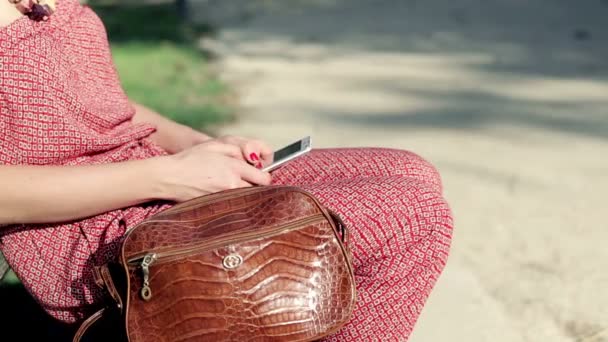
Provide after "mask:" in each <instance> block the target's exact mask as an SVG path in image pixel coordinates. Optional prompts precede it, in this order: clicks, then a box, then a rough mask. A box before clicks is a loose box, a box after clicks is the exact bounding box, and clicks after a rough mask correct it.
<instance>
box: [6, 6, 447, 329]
mask: <svg viewBox="0 0 608 342" xmlns="http://www.w3.org/2000/svg"><path fill="white" fill-rule="evenodd" d="M57 5H58V6H57V12H56V13H55V14H54V15H53V16H52V17H51V19H50V20H49V21H47V22H41V23H37V22H33V21H31V20H29V19H27V18H25V17H23V18H22V19H19V20H18V21H16V22H14V23H12V24H11V25H9V26H8V27H5V28H0V167H1V165H84V164H101V163H115V162H121V161H126V160H133V159H143V158H150V157H154V156H159V155H162V154H166V152H165V151H164V150H163V149H162V148H160V147H159V146H156V145H155V144H153V143H152V142H151V141H150V139H148V137H149V135H150V134H151V133H153V132H154V131H155V127H153V126H151V125H148V124H133V123H132V122H131V118H132V117H133V115H134V108H133V107H132V106H131V105H130V104H129V102H128V99H127V96H126V95H125V93H124V92H123V89H122V88H121V85H120V81H119V78H118V75H117V73H116V70H115V68H114V65H113V62H112V56H111V52H110V49H109V45H108V41H107V37H106V32H105V29H104V26H103V24H102V22H101V21H100V19H99V18H98V17H97V16H96V15H95V13H94V12H93V11H91V10H90V9H89V8H87V7H83V6H81V5H80V4H79V3H78V2H77V1H76V0H60V1H58V4H57ZM274 182H275V184H292V185H299V186H302V187H303V188H305V189H308V190H309V191H311V192H313V193H314V194H315V195H317V196H318V197H319V198H320V199H321V200H322V201H323V202H324V204H325V205H327V206H328V207H330V208H332V209H334V210H336V211H337V212H338V213H340V214H341V215H342V216H343V217H344V218H345V220H346V222H347V224H348V225H349V226H350V227H351V230H352V241H353V242H352V244H353V249H354V250H353V254H354V263H355V268H356V277H357V278H356V279H357V286H358V291H359V294H358V299H359V301H358V305H357V308H356V311H355V314H354V317H353V319H352V321H351V322H350V323H349V324H348V325H347V326H346V327H345V328H344V329H342V330H341V331H340V332H338V333H337V334H336V335H334V336H332V337H329V338H327V340H328V341H405V340H407V338H408V336H409V335H410V333H411V331H412V329H413V327H414V325H415V323H416V320H417V319H418V317H419V314H420V312H421V310H422V308H423V306H424V303H425V301H426V300H427V297H428V295H429V293H430V292H431V290H432V288H433V286H434V284H435V282H436V281H437V279H438V277H439V276H440V274H441V272H442V270H443V268H444V266H445V264H446V261H447V258H448V253H449V250H450V244H451V234H452V217H451V211H450V208H449V206H448V204H447V203H446V201H445V199H444V197H443V195H442V188H441V180H440V177H439V174H438V173H437V171H436V170H435V168H434V167H433V166H432V165H430V164H429V163H428V162H426V161H425V160H423V159H422V158H420V157H419V156H417V155H415V154H413V153H411V152H408V151H402V150H392V149H381V148H369V149H324V150H315V151H313V152H312V153H310V154H309V155H308V156H307V157H304V158H301V159H299V160H297V161H294V162H293V163H291V164H289V165H288V166H286V167H284V168H282V169H280V170H278V171H276V173H274ZM108 191H111V187H108ZM168 207H169V205H166V204H165V205H160V204H158V203H148V204H145V205H140V206H134V207H129V208H124V209H122V210H116V211H112V212H108V213H105V214H102V215H98V216H95V217H91V218H87V219H83V220H78V221H76V222H70V223H66V224H48V225H45V224H39V225H14V226H9V227H4V228H0V248H1V250H2V252H3V253H4V254H5V256H6V258H7V260H8V261H9V263H10V264H11V265H12V267H13V269H14V271H15V272H16V274H17V275H18V276H19V277H20V279H21V280H22V282H23V284H24V285H25V286H26V288H27V289H28V290H29V291H30V293H31V294H32V296H33V297H34V298H35V299H36V300H37V301H38V302H39V303H40V305H41V306H42V307H43V308H44V309H45V310H46V312H48V313H49V314H50V315H52V316H53V317H55V318H57V319H58V320H61V321H64V322H68V323H74V322H78V321H80V320H82V319H83V318H84V317H86V316H87V314H89V313H90V312H91V310H92V309H94V308H95V307H96V304H99V303H100V302H101V301H103V300H104V299H105V296H106V294H105V293H102V292H100V291H99V290H98V288H97V286H95V284H94V283H93V280H92V276H91V266H94V265H101V264H104V263H106V262H107V261H109V260H112V259H114V258H115V257H116V252H117V248H118V245H119V243H120V241H121V238H122V236H123V234H124V232H125V230H126V229H128V228H129V227H131V226H133V225H135V224H137V223H139V222H141V221H142V220H143V219H145V218H146V217H148V216H150V215H153V214H155V213H157V212H159V211H161V210H164V209H166V208H168Z"/></svg>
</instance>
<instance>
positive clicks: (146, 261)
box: [140, 253, 156, 302]
mask: <svg viewBox="0 0 608 342" xmlns="http://www.w3.org/2000/svg"><path fill="white" fill-rule="evenodd" d="M154 261H156V254H154V253H151V254H146V256H144V258H143V259H142V261H141V264H140V267H141V272H142V275H143V287H142V288H141V291H140V294H141V299H143V300H145V301H146V302H147V301H149V300H150V299H151V298H152V289H150V265H152V264H153V263H154Z"/></svg>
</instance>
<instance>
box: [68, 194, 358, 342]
mask: <svg viewBox="0 0 608 342" xmlns="http://www.w3.org/2000/svg"><path fill="white" fill-rule="evenodd" d="M96 274H97V278H98V281H97V282H98V285H99V286H101V287H103V288H105V289H106V290H107V292H108V293H109V294H110V297H111V298H112V299H113V300H112V303H111V304H110V305H108V306H107V307H105V308H104V309H103V310H102V311H100V312H98V313H96V314H95V315H93V316H92V317H91V318H89V320H87V321H86V322H85V323H84V324H83V325H82V326H81V328H80V330H79V331H78V332H77V333H76V335H75V338H74V340H75V341H79V340H80V338H81V337H82V336H83V335H84V334H85V332H86V331H87V330H88V328H90V327H91V325H92V323H93V322H95V321H96V320H98V319H99V318H100V317H103V316H107V315H109V314H111V315H114V316H115V317H120V318H119V319H116V320H115V322H119V323H115V324H120V325H121V326H120V330H121V331H122V332H123V333H124V338H125V339H126V340H128V341H131V342H157V341H158V342H161V341H162V342H174V341H315V340H318V339H321V338H323V337H325V336H328V335H330V334H333V333H334V332H336V331H338V330H339V329H340V328H342V327H343V326H344V325H345V324H346V323H347V322H348V321H349V320H350V318H351V316H352V313H353V310H354V306H355V302H356V289H355V281H354V275H353V267H352V261H351V254H350V251H349V249H348V230H347V227H346V226H345V225H344V223H343V222H342V220H340V218H339V217H338V216H337V215H336V214H334V213H332V212H330V211H329V210H328V209H327V208H325V207H323V206H322V205H321V204H320V203H319V202H318V201H317V199H316V198H315V197H314V196H313V195H311V194H310V193H308V192H306V191H303V190H301V189H299V188H297V187H289V186H269V187H254V188H245V189H236V190H228V191H224V192H220V193H216V194H212V195H208V196H204V197H201V198H198V199H194V200H191V201H189V202H185V203H181V204H178V205H176V206H174V207H172V208H171V209H168V210H166V211H164V212H161V213H159V214H157V215H155V216H153V217H150V218H148V219H147V220H145V221H144V222H142V223H141V224H139V225H137V226H135V227H134V228H132V229H131V230H129V231H128V232H127V234H126V236H125V238H124V240H123V242H122V245H121V257H120V260H118V262H116V263H114V264H108V265H105V266H103V267H100V268H98V269H97V270H96ZM117 328H118V327H116V326H114V327H113V329H117ZM87 335H88V334H87Z"/></svg>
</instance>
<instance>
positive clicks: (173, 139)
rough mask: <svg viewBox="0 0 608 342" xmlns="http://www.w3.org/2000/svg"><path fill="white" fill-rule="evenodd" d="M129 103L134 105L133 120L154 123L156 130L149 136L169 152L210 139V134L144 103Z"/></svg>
mask: <svg viewBox="0 0 608 342" xmlns="http://www.w3.org/2000/svg"><path fill="white" fill-rule="evenodd" d="M131 103H132V104H133V106H134V107H135V115H134V117H133V122H134V123H139V122H146V123H151V124H153V125H155V126H156V127H157V130H156V132H155V133H154V134H152V135H151V137H150V138H151V139H152V140H153V141H154V142H155V143H156V144H158V145H159V146H161V147H162V148H164V149H165V150H167V151H168V152H169V153H172V154H173V153H177V152H181V151H182V150H184V149H186V148H189V147H191V146H193V145H195V144H198V143H202V142H204V141H206V140H208V139H211V137H210V136H208V135H206V134H204V133H202V132H199V131H195V130H194V129H192V128H190V127H188V126H185V125H182V124H179V123H177V122H175V121H172V120H170V119H168V118H166V117H165V116H163V115H161V114H159V113H157V112H155V111H154V110H152V109H150V108H148V107H146V106H144V105H141V104H139V103H136V102H133V101H132V102H131Z"/></svg>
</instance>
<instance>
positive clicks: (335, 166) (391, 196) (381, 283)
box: [274, 148, 452, 342]
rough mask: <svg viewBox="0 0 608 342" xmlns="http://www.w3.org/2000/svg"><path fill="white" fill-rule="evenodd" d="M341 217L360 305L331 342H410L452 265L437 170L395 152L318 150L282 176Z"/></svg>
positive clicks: (278, 176)
mask: <svg viewBox="0 0 608 342" xmlns="http://www.w3.org/2000/svg"><path fill="white" fill-rule="evenodd" d="M274 182H275V183H276V184H289V185H297V186H301V187H302V188H304V189H306V190H308V191H310V192H311V193H313V194H314V195H316V196H317V197H318V198H319V200H320V201H321V202H323V204H324V205H326V206H327V207H328V208H330V209H333V210H335V211H336V212H338V213H339V214H340V216H342V218H343V219H344V221H345V223H346V224H347V226H348V227H349V230H350V232H351V242H350V244H351V249H352V252H353V256H354V260H353V262H354V266H355V276H356V281H357V290H358V294H357V296H358V304H357V306H356V309H355V312H354V314H353V318H352V320H351V321H350V323H348V324H347V325H346V326H345V327H344V328H343V329H342V330H340V331H339V332H338V333H337V334H335V335H333V336H331V337H329V338H327V339H325V341H336V342H337V341H340V342H345V341H357V342H360V341H366V342H368V341H383V342H386V341H406V340H407V339H408V337H409V335H410V333H411V332H412V330H413V328H414V326H415V323H416V321H417V319H418V317H419V315H420V313H421V310H422V308H423V306H424V304H425V302H426V300H427V298H428V296H429V294H430V292H431V290H432V289H433V287H434V285H435V283H436V281H437V279H438V277H439V276H440V274H441V272H442V271H443V268H444V266H445V264H446V261H447V258H448V253H449V250H450V245H451V235H452V213H451V210H450V207H449V206H448V204H447V203H446V201H445V199H444V198H443V196H442V186H441V179H440V177H439V174H438V172H437V171H436V169H435V168H434V167H433V166H432V165H431V164H429V163H428V162H427V161H425V160H423V159H422V158H421V157H419V156H418V155H416V154H413V153H411V152H408V151H401V150H393V149H380V148H373V149H369V148H368V149H328V150H315V151H313V152H311V153H310V154H309V155H308V156H306V157H303V158H300V159H298V160H295V161H293V162H292V163H290V164H288V165H286V166H284V167H283V168H281V169H279V170H277V171H275V173H274Z"/></svg>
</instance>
